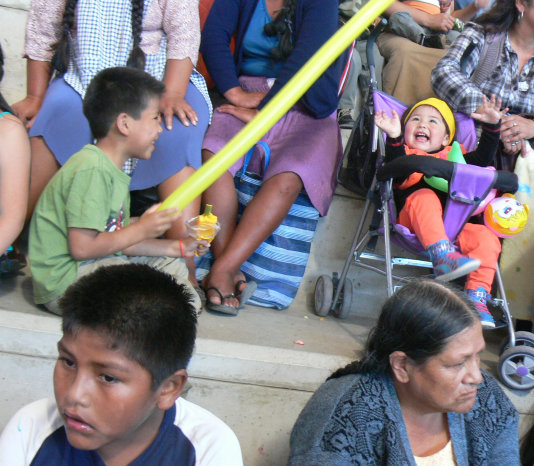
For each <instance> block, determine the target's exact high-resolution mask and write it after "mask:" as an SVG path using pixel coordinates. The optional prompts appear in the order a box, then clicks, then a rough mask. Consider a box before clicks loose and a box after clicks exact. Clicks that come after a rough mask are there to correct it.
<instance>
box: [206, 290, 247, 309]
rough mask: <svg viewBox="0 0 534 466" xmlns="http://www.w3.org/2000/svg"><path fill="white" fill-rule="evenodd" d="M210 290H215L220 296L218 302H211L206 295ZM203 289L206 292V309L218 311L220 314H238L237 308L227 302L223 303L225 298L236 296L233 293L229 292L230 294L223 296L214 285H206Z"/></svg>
mask: <svg viewBox="0 0 534 466" xmlns="http://www.w3.org/2000/svg"><path fill="white" fill-rule="evenodd" d="M210 290H215V292H216V293H217V294H218V295H219V297H220V298H221V303H220V304H216V303H212V302H211V301H210V299H209V297H208V291H210ZM204 291H205V293H206V309H207V310H208V311H212V312H219V313H220V314H226V315H229V316H236V315H237V314H238V312H239V308H237V307H233V306H229V305H228V304H223V302H224V300H225V299H228V298H235V297H236V296H235V294H234V293H230V294H227V295H226V296H223V294H222V293H221V292H220V291H219V289H218V288H217V287H215V286H208V287H207V288H206V289H205V290H204Z"/></svg>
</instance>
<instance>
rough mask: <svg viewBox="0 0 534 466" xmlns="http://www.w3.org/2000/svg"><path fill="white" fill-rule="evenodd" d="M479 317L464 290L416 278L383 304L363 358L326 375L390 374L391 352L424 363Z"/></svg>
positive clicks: (334, 376) (417, 362)
mask: <svg viewBox="0 0 534 466" xmlns="http://www.w3.org/2000/svg"><path fill="white" fill-rule="evenodd" d="M479 320H480V318H479V316H478V313H477V312H476V310H475V308H474V305H473V303H472V302H471V301H470V300H469V299H468V298H467V296H466V295H465V294H464V293H462V292H459V291H458V290H456V289H454V288H452V287H451V286H449V285H447V284H445V283H442V282H438V281H435V280H415V281H413V282H410V283H408V284H406V285H404V286H403V287H402V288H401V289H400V290H399V291H397V292H396V293H395V294H393V296H391V297H390V298H389V299H388V300H387V301H386V302H385V303H384V305H383V307H382V311H381V312H380V316H379V317H378V322H377V324H376V326H375V327H374V328H373V329H372V330H371V332H370V333H369V337H368V339H367V343H366V345H365V349H364V355H363V358H362V359H360V360H359V361H354V362H352V363H350V364H349V365H348V366H346V367H344V368H342V369H338V370H337V371H336V372H334V373H333V374H332V375H331V376H330V377H329V378H336V377H340V376H342V375H345V374H359V373H369V372H375V373H381V374H386V373H389V372H390V369H391V368H390V365H389V355H390V354H391V353H393V352H394V351H403V352H404V353H406V355H407V356H408V357H409V358H410V359H411V360H412V361H413V362H415V363H416V364H424V363H425V362H426V361H427V360H428V359H429V358H431V357H432V356H436V355H437V354H439V353H440V352H441V351H442V350H443V348H444V347H445V346H446V345H447V343H448V342H449V339H450V338H451V337H453V336H454V335H457V334H458V333H460V332H461V331H462V330H464V329H466V328H468V327H470V326H471V325H473V324H474V323H475V322H477V321H479Z"/></svg>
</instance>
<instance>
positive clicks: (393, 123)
mask: <svg viewBox="0 0 534 466" xmlns="http://www.w3.org/2000/svg"><path fill="white" fill-rule="evenodd" d="M391 112H392V113H393V117H392V118H390V117H389V115H388V114H387V113H386V111H385V110H379V111H378V112H376V114H375V124H376V126H378V127H379V128H380V129H381V130H382V131H384V132H385V133H386V134H387V135H388V136H389V137H390V138H398V137H399V136H400V135H401V134H402V133H401V122H400V118H399V114H398V113H397V112H396V111H395V110H391Z"/></svg>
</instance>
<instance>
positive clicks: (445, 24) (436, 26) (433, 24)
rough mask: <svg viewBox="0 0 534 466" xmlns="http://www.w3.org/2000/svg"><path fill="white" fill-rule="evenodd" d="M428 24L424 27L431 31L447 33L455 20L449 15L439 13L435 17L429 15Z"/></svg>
mask: <svg viewBox="0 0 534 466" xmlns="http://www.w3.org/2000/svg"><path fill="white" fill-rule="evenodd" d="M429 16H430V18H429V19H428V24H427V25H426V26H427V27H428V28H429V29H432V30H433V31H440V32H448V31H450V30H451V29H452V27H453V26H454V21H455V20H456V18H455V17H454V16H452V15H450V14H449V13H439V14H437V15H429Z"/></svg>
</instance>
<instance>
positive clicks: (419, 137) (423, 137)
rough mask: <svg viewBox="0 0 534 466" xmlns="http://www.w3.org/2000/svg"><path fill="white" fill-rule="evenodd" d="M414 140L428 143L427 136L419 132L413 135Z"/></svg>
mask: <svg viewBox="0 0 534 466" xmlns="http://www.w3.org/2000/svg"><path fill="white" fill-rule="evenodd" d="M415 139H416V140H417V141H428V140H429V139H430V138H429V137H428V134H426V133H423V132H419V133H415Z"/></svg>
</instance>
